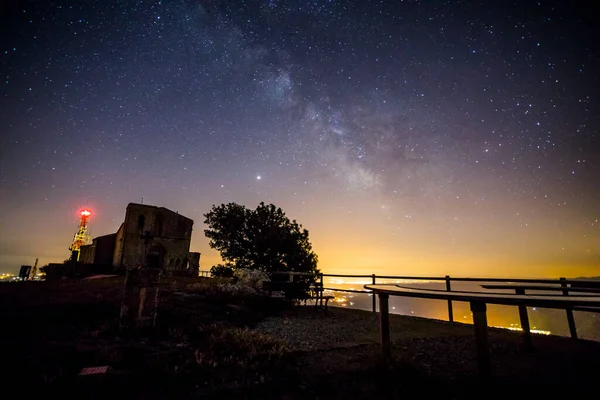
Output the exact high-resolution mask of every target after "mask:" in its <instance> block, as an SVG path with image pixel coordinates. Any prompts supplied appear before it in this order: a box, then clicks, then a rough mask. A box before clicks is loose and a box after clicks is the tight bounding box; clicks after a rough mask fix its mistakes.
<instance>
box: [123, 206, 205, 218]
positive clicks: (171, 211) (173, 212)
mask: <svg viewBox="0 0 600 400" xmlns="http://www.w3.org/2000/svg"><path fill="white" fill-rule="evenodd" d="M130 206H135V207H146V208H155V209H157V210H165V211H168V212H170V213H172V214H177V215H178V216H180V217H182V218H185V219H187V220H190V221H192V222H194V220H193V219H191V218H188V217H186V216H185V215H182V214H179V212H178V211H173V210H169V209H168V208H166V207H158V206H153V205H150V204H140V203H129V204H127V208H129V207H130Z"/></svg>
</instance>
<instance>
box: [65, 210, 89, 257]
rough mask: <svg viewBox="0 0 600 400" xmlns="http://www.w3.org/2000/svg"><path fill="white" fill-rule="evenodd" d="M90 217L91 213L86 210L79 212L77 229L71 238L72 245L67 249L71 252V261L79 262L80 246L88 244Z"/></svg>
mask: <svg viewBox="0 0 600 400" xmlns="http://www.w3.org/2000/svg"><path fill="white" fill-rule="evenodd" d="M90 215H92V212H91V211H90V210H87V209H83V210H81V211H80V212H79V216H80V217H81V220H80V221H79V229H78V230H77V233H75V236H74V237H73V244H72V245H71V247H69V250H71V260H72V261H79V249H80V247H81V246H83V245H86V244H88V243H89V242H90V235H89V234H88V231H87V224H88V219H89V218H90Z"/></svg>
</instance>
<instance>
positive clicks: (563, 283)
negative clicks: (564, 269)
mask: <svg viewBox="0 0 600 400" xmlns="http://www.w3.org/2000/svg"><path fill="white" fill-rule="evenodd" d="M560 286H562V287H563V288H566V287H567V282H566V279H565V278H560ZM568 295H569V291H568V290H567V289H564V290H563V296H568ZM566 312H567V322H568V323H569V332H571V338H573V339H577V327H576V326H575V318H574V317H573V310H572V309H571V307H567V308H566Z"/></svg>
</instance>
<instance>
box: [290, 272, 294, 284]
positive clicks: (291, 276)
mask: <svg viewBox="0 0 600 400" xmlns="http://www.w3.org/2000/svg"><path fill="white" fill-rule="evenodd" d="M292 282H294V273H293V272H292V271H290V283H292Z"/></svg>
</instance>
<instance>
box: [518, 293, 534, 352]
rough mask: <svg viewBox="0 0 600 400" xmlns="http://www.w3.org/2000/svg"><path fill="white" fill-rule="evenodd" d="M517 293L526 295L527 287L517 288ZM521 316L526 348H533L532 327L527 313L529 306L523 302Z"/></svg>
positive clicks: (520, 306)
mask: <svg viewBox="0 0 600 400" xmlns="http://www.w3.org/2000/svg"><path fill="white" fill-rule="evenodd" d="M515 294H517V295H525V289H515ZM519 318H520V319H521V329H522V330H523V338H524V340H525V349H527V350H532V349H533V342H532V341H531V327H530V326H529V316H528V315H527V307H526V306H524V305H522V304H520V305H519Z"/></svg>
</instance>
